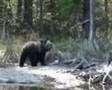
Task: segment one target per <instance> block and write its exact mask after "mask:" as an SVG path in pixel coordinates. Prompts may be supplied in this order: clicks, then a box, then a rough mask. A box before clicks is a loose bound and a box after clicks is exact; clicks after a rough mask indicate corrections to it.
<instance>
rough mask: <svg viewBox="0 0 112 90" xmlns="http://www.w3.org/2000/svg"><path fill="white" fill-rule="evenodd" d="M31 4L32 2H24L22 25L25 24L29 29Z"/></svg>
mask: <svg viewBox="0 0 112 90" xmlns="http://www.w3.org/2000/svg"><path fill="white" fill-rule="evenodd" d="M32 4H33V0H24V23H27V24H28V25H29V26H30V27H32V26H33V21H32V20H33V19H32V18H33V17H32Z"/></svg>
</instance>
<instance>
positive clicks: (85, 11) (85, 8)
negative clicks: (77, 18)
mask: <svg viewBox="0 0 112 90" xmlns="http://www.w3.org/2000/svg"><path fill="white" fill-rule="evenodd" d="M89 2H90V0H83V24H82V28H83V32H82V38H85V39H88V38H89V26H90V21H89V18H90V15H89V14H90V13H89V11H90V7H89V5H90V3H89Z"/></svg>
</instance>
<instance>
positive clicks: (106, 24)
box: [104, 0, 109, 37]
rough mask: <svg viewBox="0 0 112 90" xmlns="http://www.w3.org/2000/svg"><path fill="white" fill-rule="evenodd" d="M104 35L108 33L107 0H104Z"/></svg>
mask: <svg viewBox="0 0 112 90" xmlns="http://www.w3.org/2000/svg"><path fill="white" fill-rule="evenodd" d="M104 3H105V34H104V35H105V36H106V37H107V35H108V28H109V22H108V21H109V17H108V0H105V2H104Z"/></svg>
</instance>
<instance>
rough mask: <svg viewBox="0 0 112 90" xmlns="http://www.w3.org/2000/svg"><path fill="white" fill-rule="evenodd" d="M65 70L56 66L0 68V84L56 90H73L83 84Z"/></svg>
mask: <svg viewBox="0 0 112 90" xmlns="http://www.w3.org/2000/svg"><path fill="white" fill-rule="evenodd" d="M66 70H67V69H65V68H62V67H61V68H60V67H56V66H46V67H34V68H31V67H23V68H20V67H10V68H0V82H1V83H5V82H6V83H7V82H8V83H23V84H33V83H35V84H38V85H41V86H42V84H43V86H47V85H48V86H51V87H54V88H57V89H62V88H73V87H76V86H79V85H80V84H83V83H84V82H83V81H81V80H78V79H76V77H75V76H74V75H72V74H70V73H66Z"/></svg>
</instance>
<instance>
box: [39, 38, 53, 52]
mask: <svg viewBox="0 0 112 90" xmlns="http://www.w3.org/2000/svg"><path fill="white" fill-rule="evenodd" d="M40 43H41V48H42V49H43V51H49V50H50V49H51V48H52V47H53V44H52V42H51V41H50V40H48V39H41V40H40Z"/></svg>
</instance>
